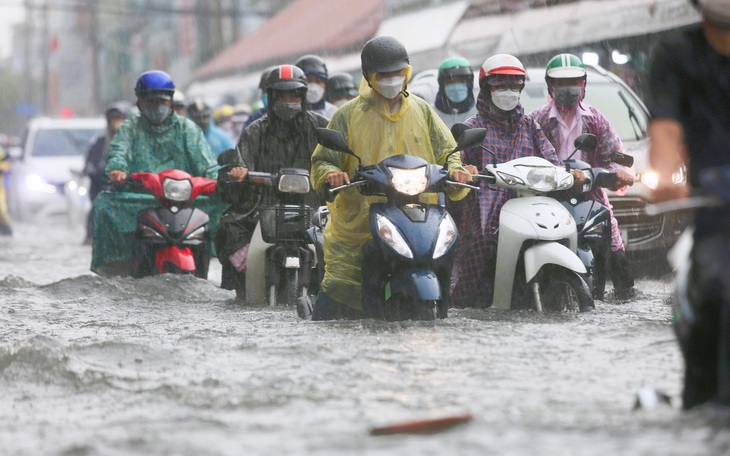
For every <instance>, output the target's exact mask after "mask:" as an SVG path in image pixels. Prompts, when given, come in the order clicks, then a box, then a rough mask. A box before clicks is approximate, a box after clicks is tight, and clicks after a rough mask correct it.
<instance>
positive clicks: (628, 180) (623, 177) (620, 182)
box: [611, 171, 634, 192]
mask: <svg viewBox="0 0 730 456" xmlns="http://www.w3.org/2000/svg"><path fill="white" fill-rule="evenodd" d="M627 185H628V186H631V185H634V178H633V177H631V175H630V174H629V173H627V172H624V171H616V182H615V183H614V184H613V185H612V186H611V190H613V191H614V192H615V191H616V190H618V189H620V188H622V187H626V186H627Z"/></svg>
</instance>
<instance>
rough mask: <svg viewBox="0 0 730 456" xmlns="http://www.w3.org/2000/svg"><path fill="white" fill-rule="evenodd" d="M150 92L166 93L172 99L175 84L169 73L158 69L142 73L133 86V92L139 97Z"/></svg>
mask: <svg viewBox="0 0 730 456" xmlns="http://www.w3.org/2000/svg"><path fill="white" fill-rule="evenodd" d="M151 92H158V93H159V94H167V95H169V96H170V99H172V96H173V94H174V93H175V84H174V83H173V82H172V78H171V77H170V75H169V74H167V73H165V72H164V71H159V70H152V71H146V72H144V73H142V75H141V76H140V77H139V78H138V79H137V85H135V86H134V93H135V94H136V95H137V96H138V97H139V96H144V95H146V94H148V93H151Z"/></svg>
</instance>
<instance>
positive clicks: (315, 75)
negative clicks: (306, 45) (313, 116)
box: [294, 54, 337, 119]
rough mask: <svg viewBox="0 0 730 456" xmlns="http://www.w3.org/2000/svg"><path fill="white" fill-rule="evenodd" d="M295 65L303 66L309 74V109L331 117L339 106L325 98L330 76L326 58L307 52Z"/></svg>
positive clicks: (305, 72) (307, 74) (303, 69)
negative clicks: (325, 61)
mask: <svg viewBox="0 0 730 456" xmlns="http://www.w3.org/2000/svg"><path fill="white" fill-rule="evenodd" d="M294 65H295V66H297V67H299V68H301V69H302V71H304V74H305V75H306V76H307V85H308V86H309V90H307V109H309V110H310V111H312V112H316V113H318V114H322V115H323V116H325V117H326V118H327V119H331V118H332V115H333V114H334V113H335V111H337V107H336V106H335V105H333V104H332V103H330V102H328V101H327V100H325V98H324V94H325V85H326V83H327V78H328V73H327V65H326V64H325V63H324V60H322V59H321V58H320V57H319V56H317V55H313V54H307V55H303V56H301V57H299V59H297V61H296V63H295V64H294Z"/></svg>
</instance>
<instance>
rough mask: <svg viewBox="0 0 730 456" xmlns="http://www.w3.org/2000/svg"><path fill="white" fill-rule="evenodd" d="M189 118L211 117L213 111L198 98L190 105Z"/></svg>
mask: <svg viewBox="0 0 730 456" xmlns="http://www.w3.org/2000/svg"><path fill="white" fill-rule="evenodd" d="M187 113H188V117H190V118H191V119H192V118H203V117H210V116H211V114H212V110H211V109H210V106H208V104H207V103H206V102H205V101H203V100H202V99H200V98H196V99H195V100H193V102H192V103H190V104H189V105H188V109H187Z"/></svg>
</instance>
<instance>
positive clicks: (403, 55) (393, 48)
mask: <svg viewBox="0 0 730 456" xmlns="http://www.w3.org/2000/svg"><path fill="white" fill-rule="evenodd" d="M360 61H361V63H362V65H361V66H362V74H363V75H364V76H365V77H366V78H367V77H368V75H369V74H370V73H372V72H375V73H390V72H393V71H399V70H402V69H403V68H405V67H406V66H408V64H409V63H410V60H409V59H408V51H406V47H405V46H403V43H401V42H400V41H398V40H397V39H395V38H393V37H392V36H376V37H375V38H373V39H371V40H370V41H368V42H367V43H365V46H363V48H362V53H361V54H360Z"/></svg>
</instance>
